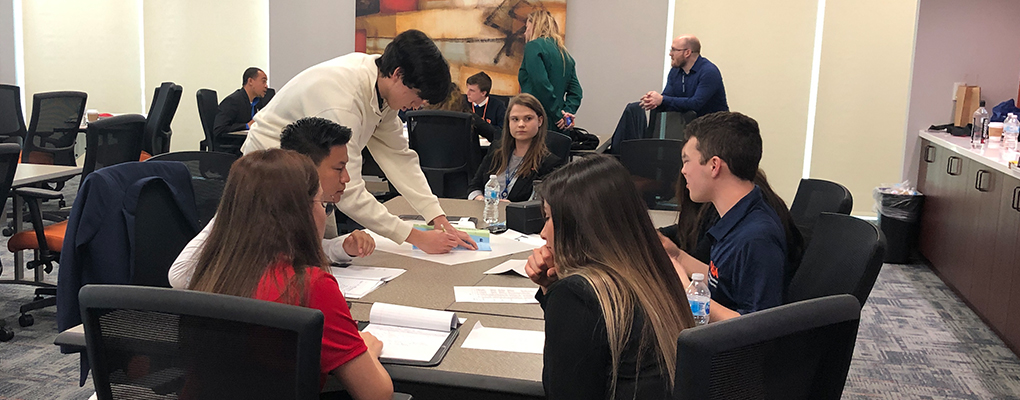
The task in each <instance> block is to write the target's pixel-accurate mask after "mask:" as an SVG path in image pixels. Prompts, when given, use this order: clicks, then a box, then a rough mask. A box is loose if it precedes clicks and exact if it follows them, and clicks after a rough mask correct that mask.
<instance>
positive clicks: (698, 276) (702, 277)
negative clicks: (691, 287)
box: [691, 272, 705, 281]
mask: <svg viewBox="0 0 1020 400" xmlns="http://www.w3.org/2000/svg"><path fill="white" fill-rule="evenodd" d="M691 279H693V280H696V281H703V280H705V274H703V273H700V272H695V273H693V274H691Z"/></svg>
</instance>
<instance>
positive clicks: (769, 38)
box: [673, 0, 817, 203]
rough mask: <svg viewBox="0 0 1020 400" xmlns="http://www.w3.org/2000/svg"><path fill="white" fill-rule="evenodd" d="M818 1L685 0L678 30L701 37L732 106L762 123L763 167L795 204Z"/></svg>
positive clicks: (679, 9)
mask: <svg viewBox="0 0 1020 400" xmlns="http://www.w3.org/2000/svg"><path fill="white" fill-rule="evenodd" d="M816 5H817V1H816V0H775V1H769V2H760V1H754V0H742V1H697V0H678V1H677V2H676V19H675V25H674V28H673V30H674V33H675V34H676V35H677V36H679V35H681V34H685V33H689V34H693V35H696V36H698V38H699V39H700V40H701V54H702V56H704V57H705V58H708V59H709V60H711V61H712V62H713V63H715V64H716V65H717V66H718V67H719V70H720V71H721V72H722V75H723V84H724V85H725V87H726V98H727V101H728V102H729V106H730V110H731V111H737V112H741V113H744V114H746V115H748V116H750V117H752V118H754V119H755V120H757V121H758V125H759V128H760V129H761V132H762V139H763V141H764V153H763V155H762V161H761V167H762V168H763V169H764V170H765V172H766V173H767V174H768V177H769V183H770V184H771V185H772V186H773V188H774V189H775V190H776V192H777V193H779V195H780V196H782V197H783V198H784V199H785V200H786V201H787V203H789V202H791V201H793V195H794V193H795V192H796V190H797V184H798V183H799V182H800V178H801V175H802V171H803V163H804V138H805V134H806V131H807V129H806V127H807V110H808V92H809V89H810V82H811V57H812V54H813V50H812V49H813V46H814V32H815V15H816V14H817V8H816Z"/></svg>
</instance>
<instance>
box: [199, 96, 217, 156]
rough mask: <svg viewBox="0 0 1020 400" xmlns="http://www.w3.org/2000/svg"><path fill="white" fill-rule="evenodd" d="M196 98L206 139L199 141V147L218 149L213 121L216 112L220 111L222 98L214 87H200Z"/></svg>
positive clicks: (204, 149)
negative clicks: (220, 98)
mask: <svg viewBox="0 0 1020 400" xmlns="http://www.w3.org/2000/svg"><path fill="white" fill-rule="evenodd" d="M195 99H196V100H197V101H198V120H199V121H200V122H201V123H202V132H203V133H205V139H203V140H202V141H200V142H198V149H199V150H202V151H216V135H214V134H213V123H214V122H215V120H216V113H217V112H219V103H220V100H219V98H218V97H217V96H216V91H215V90H212V89H198V92H195Z"/></svg>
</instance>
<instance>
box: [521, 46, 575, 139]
mask: <svg viewBox="0 0 1020 400" xmlns="http://www.w3.org/2000/svg"><path fill="white" fill-rule="evenodd" d="M517 80H518V81H519V82H520V84H521V93H528V94H531V95H532V96H535V98H537V99H538V101H540V102H542V107H544V108H545V113H546V115H548V118H549V120H548V121H546V123H547V124H548V126H549V129H551V130H558V129H557V128H556V121H559V120H560V118H563V114H562V113H561V112H560V111H566V112H568V113H571V114H573V113H576V112H577V108H578V107H580V106H581V83H580V82H578V81H577V73H576V72H575V71H574V58H573V57H571V56H570V54H569V53H566V52H564V53H560V50H559V48H558V47H556V41H555V40H553V39H552V38H538V39H535V40H532V41H530V42H528V43H527V44H525V45H524V60H523V61H522V62H521V70H520V71H519V72H518V73H517ZM509 111H510V110H507V112H509Z"/></svg>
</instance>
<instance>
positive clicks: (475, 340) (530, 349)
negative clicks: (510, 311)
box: [383, 322, 545, 354]
mask: <svg viewBox="0 0 1020 400" xmlns="http://www.w3.org/2000/svg"><path fill="white" fill-rule="evenodd" d="M460 347H462V348H465V349H479V350H495V351H512V352H515V353H532V354H542V351H543V350H544V349H545V332H541V331H525V330H519V329H503V328H486V327H484V326H482V323H481V322H475V326H474V327H472V328H471V334H469V335H468V337H467V339H464V344H462V345H461V346H460ZM383 351H384V352H385V351H386V346H383Z"/></svg>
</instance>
